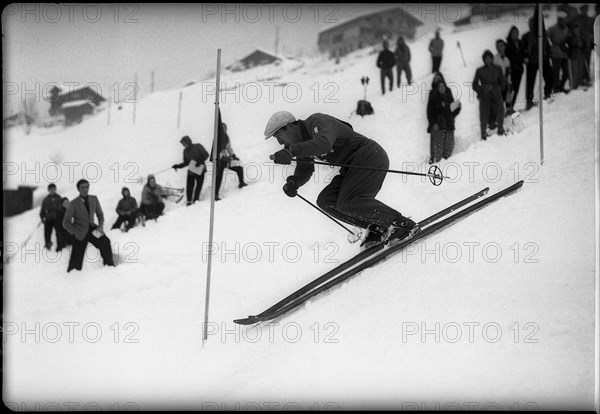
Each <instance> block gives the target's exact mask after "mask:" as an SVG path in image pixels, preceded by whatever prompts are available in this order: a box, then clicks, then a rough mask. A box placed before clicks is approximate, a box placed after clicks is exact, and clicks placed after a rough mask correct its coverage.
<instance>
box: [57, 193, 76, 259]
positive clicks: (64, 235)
mask: <svg viewBox="0 0 600 414" xmlns="http://www.w3.org/2000/svg"><path fill="white" fill-rule="evenodd" d="M67 208H69V199H68V198H67V197H63V198H62V200H61V201H60V209H59V210H58V219H57V221H58V227H57V229H56V234H57V236H56V239H57V240H58V241H59V242H58V246H56V251H57V252H60V251H61V250H62V249H64V248H65V247H67V246H71V245H72V244H73V239H74V237H73V235H72V234H69V233H68V232H67V230H65V227H64V226H63V220H64V219H65V213H66V212H67ZM59 233H60V237H59V236H58V234H59Z"/></svg>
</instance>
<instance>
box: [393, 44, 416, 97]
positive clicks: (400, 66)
mask: <svg viewBox="0 0 600 414" xmlns="http://www.w3.org/2000/svg"><path fill="white" fill-rule="evenodd" d="M394 54H395V55H396V70H397V72H398V79H397V85H398V88H399V87H400V82H401V81H402V71H405V72H406V81H407V82H408V84H409V85H410V84H411V83H412V72H411V70H410V48H409V47H408V45H407V44H406V43H404V37H403V36H400V37H399V38H398V40H397V42H396V51H395V52H394Z"/></svg>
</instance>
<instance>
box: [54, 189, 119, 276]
mask: <svg viewBox="0 0 600 414" xmlns="http://www.w3.org/2000/svg"><path fill="white" fill-rule="evenodd" d="M89 189H90V183H89V182H88V181H87V180H79V181H78V182H77V190H78V191H79V197H76V198H75V199H74V200H73V201H72V202H71V203H69V207H68V208H67V211H66V213H65V217H64V219H63V226H64V228H65V229H66V230H67V231H68V232H69V233H71V234H72V235H73V236H75V239H74V240H73V249H72V250H71V257H70V258H69V267H68V268H67V272H70V271H71V270H72V269H76V270H81V267H82V266H83V256H84V254H85V249H86V247H87V244H88V242H89V243H91V244H92V245H93V246H94V247H96V248H97V249H98V250H100V254H101V255H102V260H103V261H104V265H105V266H114V265H115V263H114V261H113V256H112V250H111V248H110V239H109V238H108V237H106V235H105V234H104V229H103V227H104V213H103V212H102V208H101V207H100V201H99V200H98V198H97V197H96V196H94V195H89V194H88V191H89ZM94 215H96V216H97V217H98V224H97V225H96V224H95V223H94Z"/></svg>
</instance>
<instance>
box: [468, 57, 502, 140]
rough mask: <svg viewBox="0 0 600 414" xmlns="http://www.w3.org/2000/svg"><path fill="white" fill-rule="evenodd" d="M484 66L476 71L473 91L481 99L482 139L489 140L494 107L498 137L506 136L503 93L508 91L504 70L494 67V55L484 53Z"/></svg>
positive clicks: (480, 120)
mask: <svg viewBox="0 0 600 414" xmlns="http://www.w3.org/2000/svg"><path fill="white" fill-rule="evenodd" d="M482 58H483V63H484V65H483V66H481V67H480V68H478V69H477V70H476V71H475V78H473V90H474V91H475V92H476V93H477V99H479V122H480V126H481V139H483V140H486V139H487V124H488V120H489V117H490V111H491V109H492V107H493V108H494V110H495V111H496V117H497V118H496V119H497V121H496V122H497V124H498V135H504V134H505V132H504V100H503V99H502V91H503V90H504V89H506V78H505V77H504V74H503V73H502V69H501V68H500V66H498V65H494V63H493V60H494V55H493V54H492V52H490V51H489V50H486V51H485V52H483V56H482Z"/></svg>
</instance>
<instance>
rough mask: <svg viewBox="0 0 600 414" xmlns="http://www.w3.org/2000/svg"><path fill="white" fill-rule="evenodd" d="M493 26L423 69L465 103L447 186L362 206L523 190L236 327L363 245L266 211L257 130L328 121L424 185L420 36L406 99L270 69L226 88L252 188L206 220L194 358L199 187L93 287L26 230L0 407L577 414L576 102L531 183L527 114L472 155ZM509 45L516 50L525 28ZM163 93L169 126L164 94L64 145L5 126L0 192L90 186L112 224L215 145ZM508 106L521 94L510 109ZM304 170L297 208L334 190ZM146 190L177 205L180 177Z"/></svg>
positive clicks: (582, 121) (355, 73) (368, 59)
mask: <svg viewBox="0 0 600 414" xmlns="http://www.w3.org/2000/svg"><path fill="white" fill-rule="evenodd" d="M512 24H513V22H500V23H498V24H496V25H494V26H488V27H480V28H475V29H473V30H470V31H466V30H465V31H460V32H457V33H451V32H449V31H445V32H442V36H443V38H444V39H445V41H446V45H447V46H446V54H445V56H444V60H443V62H442V72H443V73H444V75H445V77H446V80H447V81H448V83H449V86H450V87H451V88H452V89H453V92H454V94H455V97H457V98H459V99H461V101H462V103H463V110H462V112H461V114H460V115H459V116H458V118H457V120H456V148H455V152H454V155H453V156H452V157H451V158H450V159H448V160H446V161H443V162H442V163H441V164H440V168H441V169H442V170H443V172H444V173H445V174H446V175H448V176H450V177H452V178H451V179H448V180H446V181H445V182H444V183H443V184H442V185H441V186H440V187H434V186H432V185H431V184H429V182H428V181H427V180H425V179H423V180H422V179H421V178H417V177H408V176H400V175H392V174H390V175H388V177H387V178H386V183H385V184H384V187H383V190H382V191H381V193H380V196H379V198H380V199H381V200H382V201H384V202H386V203H389V204H390V205H393V206H395V207H397V208H398V209H399V210H400V211H401V212H402V213H404V214H406V215H409V216H411V217H413V218H414V219H416V220H419V219H421V218H424V217H427V216H429V215H430V214H433V213H434V212H436V211H438V210H440V209H442V208H444V207H446V206H448V205H450V204H452V203H454V202H456V201H458V200H460V199H461V198H463V197H466V196H467V195H470V194H472V193H474V192H475V191H478V190H480V189H482V188H484V187H487V186H489V187H490V188H491V191H492V192H494V191H497V190H499V189H501V188H504V187H506V186H508V185H510V184H512V183H514V182H515V181H518V180H520V179H523V180H525V184H524V186H523V188H522V189H521V190H519V192H518V193H516V194H514V195H512V196H510V197H508V198H505V199H501V200H500V201H498V202H497V203H495V204H493V205H491V206H489V207H487V208H485V209H484V210H482V211H480V212H477V213H475V214H474V215H472V216H469V217H468V218H466V219H465V220H462V221H460V222H459V223H457V224H456V225H454V226H452V227H450V228H448V229H446V230H444V231H442V232H440V233H437V234H435V235H432V236H431V237H428V238H425V239H423V240H421V241H419V242H418V243H417V244H416V245H415V246H413V247H412V248H411V249H409V250H407V251H406V252H404V253H402V254H398V255H397V256H394V257H393V258H390V259H389V260H387V261H386V262H384V263H382V264H380V265H378V266H376V267H374V268H372V269H368V270H367V271H364V272H363V273H361V274H360V275H358V276H356V277H355V278H353V279H351V280H349V281H348V282H346V283H344V284H343V285H342V286H340V287H338V288H336V289H333V290H331V291H330V292H328V293H326V294H323V295H320V296H318V297H316V298H315V299H313V300H311V301H310V302H309V303H307V304H306V305H305V306H303V307H301V308H300V309H298V310H297V311H295V312H293V313H291V314H289V315H288V316H286V317H285V318H281V319H280V320H277V321H276V322H274V323H272V324H264V325H258V326H255V327H243V328H242V327H240V326H238V325H235V324H234V323H233V322H232V320H233V319H235V318H238V317H244V316H246V315H248V314H254V313H256V312H260V311H262V310H263V309H265V308H267V307H269V306H270V305H272V304H273V303H275V302H277V301H278V300H279V299H281V298H283V297H284V296H286V295H287V294H289V293H291V292H292V291H293V290H295V289H297V288H299V287H301V286H302V285H304V284H306V283H308V282H309V281H311V280H313V279H315V278H316V277H318V276H319V275H320V274H322V273H323V272H325V271H327V270H328V269H330V268H332V267H334V266H335V265H336V263H340V262H341V261H343V260H346V259H348V258H350V257H351V256H352V255H353V254H355V253H356V252H357V250H358V246H357V245H350V244H348V242H347V241H346V234H344V232H343V231H342V230H341V229H340V228H339V227H337V226H336V225H335V224H334V223H331V222H329V221H328V220H327V219H326V218H324V217H321V216H320V215H318V213H316V212H315V211H314V210H313V209H311V208H310V207H309V206H306V205H305V204H304V203H302V201H301V200H299V199H297V198H295V199H290V198H288V197H286V196H285V195H284V194H282V191H281V186H282V185H283V184H284V182H285V177H286V176H287V175H288V174H289V173H290V171H291V170H290V169H287V168H285V167H282V166H274V165H273V164H272V162H269V161H268V155H269V154H272V153H273V152H274V151H275V150H277V149H279V148H278V145H277V143H276V142H275V140H269V141H265V140H264V139H263V134H262V132H263V130H264V126H265V123H266V121H267V119H268V118H269V116H270V115H271V114H272V113H273V112H274V111H277V110H282V109H286V110H290V111H292V112H293V113H294V114H295V115H296V116H297V117H298V118H301V119H303V118H305V117H307V116H308V115H310V114H311V113H314V112H324V113H328V114H331V115H333V116H336V117H339V118H340V119H343V120H347V121H349V122H351V123H352V125H353V127H354V129H355V130H357V131H359V132H361V133H362V134H364V135H366V136H368V137H370V138H373V139H375V140H377V141H378V142H380V143H381V144H382V146H383V147H384V148H385V149H386V150H387V151H388V153H389V155H390V159H391V160H392V161H391V168H395V169H403V170H412V171H426V169H427V164H426V161H427V159H428V157H429V136H428V134H427V133H426V114H425V107H426V101H427V93H428V91H429V89H430V87H431V80H432V79H431V78H432V77H431V75H430V74H429V72H430V59H429V53H428V52H427V43H428V42H429V39H427V38H423V39H420V40H419V41H417V42H414V43H412V44H410V47H411V51H412V55H413V59H412V62H413V63H412V70H413V74H414V77H415V82H416V84H415V86H414V87H412V88H411V87H408V86H406V85H405V86H404V87H403V89H402V90H400V91H399V90H395V91H393V92H391V93H386V94H385V95H384V96H381V91H380V86H379V74H378V72H377V69H376V67H375V64H374V61H375V58H376V55H373V54H372V53H371V51H370V50H363V51H359V52H355V53H353V54H351V55H349V56H348V57H347V58H345V59H344V60H342V61H341V63H340V64H335V63H334V62H332V61H329V60H324V59H306V60H305V61H302V62H300V61H297V60H289V61H284V62H283V63H282V64H281V65H278V66H268V67H259V68H255V69H253V70H250V71H245V72H237V73H225V74H224V75H223V77H222V82H223V83H224V94H223V96H222V103H221V111H222V114H223V119H224V121H225V122H226V123H227V124H228V128H229V135H230V137H231V140H232V145H233V148H234V149H235V151H236V153H237V154H238V155H239V157H240V158H241V159H242V161H243V162H244V163H245V173H246V175H247V179H248V182H250V185H249V186H248V187H246V188H244V189H242V190H238V189H237V182H236V178H234V177H235V176H234V174H233V173H228V174H226V176H225V181H224V184H223V187H222V190H221V196H222V198H223V200H222V201H220V202H219V203H217V204H216V213H215V242H216V244H217V246H218V248H219V250H218V252H217V253H216V254H215V256H214V259H213V264H214V268H213V276H212V290H211V303H210V305H211V307H210V321H211V323H210V336H209V340H208V342H207V344H206V345H205V346H204V347H203V346H202V318H203V312H204V305H205V304H204V297H205V283H206V279H205V278H206V260H207V254H206V252H207V249H206V248H207V240H208V226H209V223H208V220H209V213H210V203H209V202H208V201H209V199H210V197H209V194H210V193H209V190H210V186H211V185H210V182H211V181H210V179H211V175H210V174H207V181H206V183H205V185H204V189H203V192H202V195H201V202H200V203H198V204H196V205H194V206H191V207H188V208H186V207H184V206H183V205H181V204H173V203H168V205H167V207H166V214H165V215H164V217H161V218H160V219H159V221H158V222H149V223H148V224H147V225H146V227H145V228H142V227H136V228H134V229H132V230H131V231H130V232H129V233H120V232H118V231H116V232H115V231H111V232H109V233H108V236H109V237H110V239H111V242H112V243H113V250H114V251H115V252H117V253H118V254H119V255H121V256H122V257H124V258H125V259H126V261H127V263H124V264H123V265H121V266H118V267H117V268H103V267H102V265H101V261H99V257H98V255H97V253H96V250H95V249H94V248H92V247H89V248H88V252H87V254H86V257H87V260H86V262H85V263H84V269H83V271H82V272H80V273H76V272H71V273H69V274H67V273H66V268H67V263H68V253H67V254H63V255H58V256H57V255H56V254H55V253H54V251H52V252H50V253H47V252H46V251H44V250H43V249H42V245H43V230H41V229H38V231H37V232H36V233H35V234H34V236H33V238H32V239H31V241H30V242H29V244H28V245H27V246H28V250H27V251H26V252H23V251H18V252H17V253H16V256H15V257H14V258H13V260H11V261H10V263H8V264H5V266H4V269H5V272H4V274H5V278H4V289H5V293H4V295H5V297H4V298H5V301H4V303H5V310H4V322H5V335H4V338H3V340H4V346H5V355H4V357H5V359H4V362H5V370H4V378H5V389H4V395H5V397H4V400H5V402H7V403H9V402H12V403H14V404H17V403H16V402H18V404H17V406H16V408H23V407H24V408H25V409H35V407H36V406H35V404H38V405H40V406H41V407H45V406H46V405H47V404H50V403H55V404H58V406H60V407H61V408H63V409H64V407H66V406H65V405H64V404H65V402H69V401H71V402H72V401H78V402H80V404H81V406H83V405H85V404H96V405H99V406H100V407H101V408H103V409H111V408H110V407H113V409H114V407H115V404H117V405H118V407H119V408H120V409H123V408H124V407H125V406H126V407H129V408H131V407H138V408H140V409H156V408H160V407H170V408H173V407H176V408H179V409H185V408H187V409H192V408H193V409H201V408H204V409H223V408H227V409H256V408H257V407H259V408H262V409H268V407H271V408H280V409H281V408H288V409H290V408H303V409H309V408H313V409H314V408H320V409H328V408H329V409H331V408H357V407H361V406H364V407H381V408H388V407H392V406H394V407H396V408H405V409H407V408H419V409H423V408H426V409H436V408H438V409H439V408H444V407H446V408H449V407H456V406H458V407H460V408H462V409H468V407H469V406H470V407H471V409H472V408H479V409H481V408H484V409H485V408H487V409H489V408H492V407H493V408H497V407H498V406H499V407H500V408H502V409H528V408H529V409H531V408H539V409H552V408H561V407H569V408H575V407H578V408H583V409H590V408H592V407H593V404H594V398H595V395H594V390H595V387H594V368H593V367H594V355H595V354H594V352H595V351H594V335H595V332H594V327H595V319H594V318H595V314H594V312H595V310H594V298H595V283H596V282H595V263H596V262H595V254H597V251H598V246H597V245H596V237H595V236H596V235H595V228H596V226H597V223H595V202H596V200H595V189H596V188H597V185H598V183H596V182H595V180H594V173H595V169H594V168H595V163H596V162H597V159H595V155H594V145H595V143H594V136H595V135H594V126H593V119H594V114H593V100H594V91H593V90H588V91H587V92H583V91H581V90H577V91H573V92H572V93H570V94H569V95H560V96H557V97H556V99H555V101H554V102H553V103H551V104H547V105H544V111H545V112H544V131H545V162H544V165H543V166H540V165H539V135H538V134H539V132H538V131H539V130H538V126H537V125H538V118H537V117H538V113H537V110H533V111H530V112H527V113H524V114H523V115H522V116H521V118H522V122H523V125H524V126H525V127H524V129H523V130H522V131H521V132H520V133H518V134H514V135H510V136H507V137H497V136H493V137H490V138H489V139H488V140H487V141H486V142H482V141H480V139H479V120H478V105H477V100H476V99H475V97H474V94H473V92H472V90H471V89H470V82H471V80H472V78H473V74H474V71H475V68H476V67H477V66H480V65H481V54H482V52H483V50H484V49H485V48H490V49H493V45H494V41H495V40H496V39H497V38H505V37H506V34H507V33H508V30H509V28H510V26H511V25H512ZM517 26H518V27H519V29H520V30H521V31H523V30H524V29H525V27H526V23H525V21H523V22H520V23H518V24H517ZM457 41H459V42H460V43H461V45H462V48H463V51H464V54H465V59H466V62H467V67H464V66H463V63H462V60H461V57H460V53H459V52H458V50H457V49H456V47H455V45H456V44H457ZM365 75H366V76H369V77H370V78H371V79H372V81H371V84H370V85H369V89H368V99H369V100H370V101H371V102H372V104H373V107H374V108H375V115H373V116H369V117H365V118H360V117H357V116H352V115H351V112H352V111H353V110H354V109H355V104H356V101H357V100H358V99H362V96H363V90H362V87H361V85H360V83H359V79H360V78H361V77H362V76H365ZM523 83H524V82H523ZM282 85H283V86H282ZM181 91H183V101H182V103H183V104H182V115H181V127H180V128H179V129H178V128H177V108H178V100H179V93H180V90H173V91H163V92H159V93H155V94H152V95H150V96H148V97H147V98H145V99H142V100H141V101H140V102H139V103H138V104H137V107H136V111H137V113H136V123H135V125H133V124H132V111H133V105H131V104H129V105H124V107H123V109H122V110H120V111H118V110H116V109H115V108H113V112H112V113H111V123H110V125H107V119H106V117H105V116H104V115H101V116H98V117H95V118H92V119H89V120H87V121H85V122H83V123H82V124H80V125H77V126H74V127H72V128H69V129H65V130H64V131H60V132H56V131H53V132H52V133H49V132H46V131H43V130H35V129H34V130H33V132H32V133H31V134H30V135H28V136H25V135H24V134H22V131H21V130H18V129H12V130H9V131H8V132H7V134H6V135H5V137H4V144H5V145H4V149H5V165H7V169H6V171H5V181H4V183H5V184H4V185H5V188H14V187H16V186H17V185H19V184H30V185H37V186H39V189H38V190H37V191H36V193H35V200H36V203H37V204H36V206H39V202H40V201H41V199H42V198H43V196H44V195H45V192H46V191H45V188H46V185H47V183H48V182H49V181H54V182H56V183H57V186H58V193H60V194H61V195H62V196H66V197H69V198H73V197H75V196H76V195H77V192H76V188H75V183H76V182H77V180H78V179H79V178H81V177H82V176H86V177H87V178H88V180H89V181H90V182H91V189H90V193H91V194H95V195H97V196H98V197H99V199H100V202H101V204H102V207H103V209H104V212H105V218H106V224H105V228H110V225H111V224H112V223H113V222H114V220H115V219H116V213H115V212H114V208H115V206H116V204H117V201H118V200H119V199H120V190H121V188H122V187H123V186H127V187H129V188H130V189H131V192H132V195H133V196H135V197H136V198H137V199H138V200H139V195H140V193H141V190H142V184H141V183H139V182H138V181H137V178H138V177H145V176H146V175H147V174H149V173H155V172H158V171H161V170H163V169H165V168H168V167H169V166H170V165H172V164H173V163H176V162H180V158H181V151H182V147H181V145H180V144H179V139H180V138H181V136H183V135H189V136H190V137H191V138H192V140H193V141H194V142H201V143H202V144H204V146H205V147H207V148H209V147H210V144H211V139H212V128H213V116H214V113H213V111H214V104H213V102H214V93H213V92H212V91H213V89H212V85H211V83H210V82H207V81H204V82H200V83H196V84H193V85H191V86H187V87H185V88H183V89H181ZM523 94H524V84H522V88H521V91H520V93H519V96H520V99H519V101H518V102H520V104H519V103H518V104H517V108H518V109H519V108H520V107H522V106H523V101H522V99H523ZM9 167H10V168H11V169H9ZM70 168H71V169H70ZM316 170H317V171H316V173H315V175H314V177H313V179H312V180H311V181H310V182H309V183H308V184H307V185H306V186H304V187H302V189H301V193H302V194H303V195H304V196H305V197H307V198H308V199H310V200H313V201H314V200H315V199H316V197H317V195H318V193H319V192H320V190H321V189H322V188H323V186H324V185H325V184H326V183H327V182H328V180H330V179H331V178H332V177H333V175H334V174H335V170H331V169H329V168H325V167H322V168H317V169H316ZM27 171H30V173H27ZM31 171H34V172H33V173H32V172H31ZM59 174H60V175H59ZM49 178H50V179H49ZM157 179H158V182H159V183H160V184H162V185H168V186H173V187H183V186H185V172H181V171H179V172H175V171H173V170H170V171H168V172H165V173H162V174H159V175H158V176H157ZM37 209H38V207H36V208H35V209H34V210H32V211H28V212H25V213H23V214H20V215H18V216H15V217H12V218H8V219H5V220H4V228H5V245H6V246H5V247H8V246H10V247H11V248H14V247H15V246H17V245H18V244H19V243H20V242H21V241H23V240H24V239H25V238H26V237H27V235H28V234H30V232H31V231H32V230H34V227H35V225H36V223H37V221H38V210H37ZM594 224H596V225H594ZM36 324H37V325H36ZM475 402H477V403H475ZM128 403H129V404H130V405H127V404H128ZM67 404H68V403H67ZM131 404H133V405H131ZM286 404H287V405H286ZM476 404H477V405H476ZM81 406H79V407H81Z"/></svg>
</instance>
